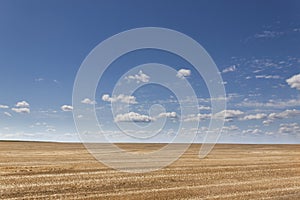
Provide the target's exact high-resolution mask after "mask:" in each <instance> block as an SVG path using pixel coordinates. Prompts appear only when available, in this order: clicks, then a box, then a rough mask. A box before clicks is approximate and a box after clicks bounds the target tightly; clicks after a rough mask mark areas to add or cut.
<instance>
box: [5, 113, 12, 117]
mask: <svg viewBox="0 0 300 200" xmlns="http://www.w3.org/2000/svg"><path fill="white" fill-rule="evenodd" d="M4 115H6V116H8V117H11V116H12V115H11V114H10V113H9V112H4Z"/></svg>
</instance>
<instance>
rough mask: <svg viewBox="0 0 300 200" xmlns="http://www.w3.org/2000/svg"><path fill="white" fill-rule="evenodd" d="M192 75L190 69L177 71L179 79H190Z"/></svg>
mask: <svg viewBox="0 0 300 200" xmlns="http://www.w3.org/2000/svg"><path fill="white" fill-rule="evenodd" d="M190 75H191V70H189V69H180V70H178V71H177V75H176V76H177V77H178V78H184V77H188V76H190Z"/></svg>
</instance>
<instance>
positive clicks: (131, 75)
mask: <svg viewBox="0 0 300 200" xmlns="http://www.w3.org/2000/svg"><path fill="white" fill-rule="evenodd" d="M299 10H300V2H299V1H296V0H295V1H292V0H288V1H272V3H270V2H268V1H254V0H251V1H243V2H240V1H237V0H228V1H214V0H213V1H191V0H190V1H169V0H166V1H155V0H154V1H134V0H130V1H129V0H128V1H92V0H88V1H74V0H72V1H71V0H63V1H58V0H51V1H47V0H46V1H38V0H27V1H19V0H1V1H0V69H1V73H0V77H1V78H0V91H1V95H0V140H41V141H69V142H74V141H79V137H78V134H77V130H76V127H75V123H74V119H73V109H76V108H75V107H73V105H72V92H73V84H74V81H75V78H76V74H77V72H78V70H79V68H80V66H81V64H82V63H83V61H84V59H85V58H86V56H87V55H88V54H89V53H90V52H91V51H92V50H93V49H94V48H95V47H96V46H97V45H98V44H99V43H101V42H102V41H104V40H106V39H107V38H109V37H111V36H113V35H115V34H118V33H120V32H123V31H126V30H129V29H133V28H141V27H162V28H168V29H172V30H175V31H178V32H181V33H183V34H185V35H187V36H189V37H191V38H193V39H194V40H195V41H197V42H198V43H199V44H201V45H202V46H203V47H204V48H205V50H206V51H207V52H208V53H209V55H210V56H211V58H212V59H213V60H214V62H215V64H216V66H217V67H218V70H219V74H220V75H221V77H222V79H223V83H222V84H224V87H225V90H226V95H227V107H226V110H224V111H222V112H221V114H222V113H223V114H224V113H226V114H225V124H224V127H223V129H222V132H221V136H220V138H219V142H231V143H300V53H299V52H300V12H299ZM145 63H162V64H165V65H168V66H171V67H172V68H173V69H174V70H176V72H177V74H175V75H174V76H173V77H174V80H178V82H180V81H182V80H186V81H188V82H189V83H190V85H191V86H192V87H193V89H194V91H195V94H196V95H197V103H198V110H197V113H198V114H194V115H192V114H191V115H181V113H180V105H179V102H178V99H177V98H176V94H174V92H172V91H171V90H170V89H168V88H165V87H160V86H158V85H155V84H148V85H145V86H143V87H140V88H139V89H137V90H136V91H135V92H134V93H133V94H131V95H125V94H121V93H120V94H117V95H115V96H113V95H112V92H113V89H114V87H115V86H116V83H117V82H118V80H119V79H120V78H123V79H124V80H123V81H127V82H131V83H137V84H139V83H150V82H151V80H153V78H154V77H155V76H156V74H151V73H150V71H149V72H147V70H136V69H135V70H132V71H129V70H131V69H133V68H134V67H136V66H138V65H141V64H145ZM124 74H126V76H125V75H124ZM157 75H158V74H157ZM170 76H171V75H170ZM176 78H177V79H176ZM174 84H175V83H174ZM187 99H188V97H187ZM115 102H119V103H123V104H124V108H125V107H126V108H128V109H129V110H128V111H127V112H118V113H117V114H116V115H115V116H113V115H112V112H111V108H112V105H111V103H115ZM82 104H84V105H87V106H91V107H92V108H95V111H96V114H97V118H98V121H99V122H100V123H101V127H102V129H103V133H104V134H105V135H106V136H107V137H108V138H110V140H113V141H120V142H122V141H127V142H128V141H135V142H140V141H141V140H138V139H135V137H139V134H140V135H143V134H144V133H138V131H136V130H130V131H131V132H132V134H133V135H130V134H129V136H128V135H125V136H124V133H122V131H120V130H119V129H118V126H117V124H120V125H121V126H125V127H126V126H127V125H128V124H130V122H131V123H132V121H134V123H135V124H138V125H139V126H147V125H148V124H149V123H152V122H154V121H159V119H160V118H164V119H165V120H166V124H165V126H164V127H163V129H162V130H161V131H160V132H159V133H158V134H157V135H156V136H155V137H153V138H151V140H149V141H152V142H168V141H170V140H172V137H174V135H175V134H176V132H177V130H178V127H179V124H180V123H182V122H195V121H196V122H198V123H199V127H198V128H197V129H195V128H191V129H186V130H185V132H186V134H189V133H192V132H194V133H197V138H196V140H195V141H196V142H202V141H203V138H204V135H205V133H206V132H207V127H208V125H209V122H210V120H211V119H213V118H216V117H217V115H218V113H216V114H212V113H211V106H212V105H211V99H210V96H209V93H208V90H207V86H206V85H205V82H204V81H203V78H202V77H201V76H200V75H199V74H197V71H196V70H195V69H194V68H193V66H192V65H191V64H190V63H189V62H187V61H186V60H184V59H182V58H180V57H178V56H177V55H174V54H172V53H170V52H165V51H160V50H155V49H145V50H139V51H134V52H130V53H128V54H126V55H123V56H121V57H119V58H118V59H116V60H115V61H114V62H113V63H112V64H111V65H110V66H109V68H108V69H107V70H106V71H105V73H104V74H103V76H102V77H101V80H100V81H99V84H98V87H97V90H96V92H95V98H93V97H86V98H83V99H82ZM155 104H156V105H157V104H160V105H161V106H164V110H163V111H162V112H160V113H156V115H153V116H151V115H150V114H149V109H150V108H151V106H152V105H155ZM219 115H220V113H219ZM74 117H76V118H84V116H75V115H74ZM86 120H87V121H88V118H86ZM128 127H129V126H128ZM128 127H127V128H128ZM216 131H217V130H216ZM131 136H133V137H131Z"/></svg>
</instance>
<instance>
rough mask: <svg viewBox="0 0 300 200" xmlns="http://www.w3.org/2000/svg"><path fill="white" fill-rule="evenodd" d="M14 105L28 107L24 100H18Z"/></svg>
mask: <svg viewBox="0 0 300 200" xmlns="http://www.w3.org/2000/svg"><path fill="white" fill-rule="evenodd" d="M16 107H18V108H20V107H29V103H27V102H26V101H20V102H17V104H16Z"/></svg>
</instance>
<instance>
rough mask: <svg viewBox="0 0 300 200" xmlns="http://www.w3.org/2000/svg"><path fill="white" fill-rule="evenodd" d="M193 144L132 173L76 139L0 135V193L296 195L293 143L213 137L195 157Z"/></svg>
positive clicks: (298, 166)
mask: <svg viewBox="0 0 300 200" xmlns="http://www.w3.org/2000/svg"><path fill="white" fill-rule="evenodd" d="M120 146H121V147H122V148H125V149H130V150H135V151H139V150H140V151H142V150H144V149H151V148H154V147H155V146H158V145H155V144H144V145H142V144H139V145H134V144H122V145H120ZM199 147H200V145H192V146H191V148H190V149H189V150H188V151H187V152H186V153H185V154H184V155H183V156H182V157H181V158H180V159H179V160H177V161H176V162H174V163H173V164H172V165H170V166H168V167H165V168H164V169H161V170H158V171H155V172H150V173H142V174H133V173H125V172H119V171H116V170H114V169H110V168H108V167H106V166H105V165H103V164H101V163H99V162H98V161H96V160H95V159H94V158H93V157H92V156H91V155H90V154H89V153H88V152H87V151H86V150H85V148H84V147H83V146H82V145H81V144H63V143H39V142H0V199H228V200H229V199H230V200H234V199H295V200H299V199H300V145H234V144H219V145H216V147H215V148H214V150H213V151H212V152H211V153H210V154H209V156H208V157H207V158H205V159H201V160H199V159H198V156H197V154H198V151H199Z"/></svg>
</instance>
